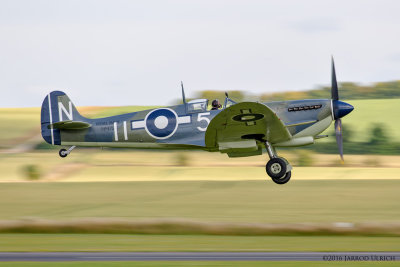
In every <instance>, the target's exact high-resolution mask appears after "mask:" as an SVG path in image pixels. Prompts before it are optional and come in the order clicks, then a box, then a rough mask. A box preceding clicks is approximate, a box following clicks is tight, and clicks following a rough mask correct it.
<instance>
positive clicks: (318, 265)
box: [0, 261, 398, 267]
mask: <svg viewBox="0 0 400 267" xmlns="http://www.w3.org/2000/svg"><path fill="white" fill-rule="evenodd" d="M94 265H95V266H99V267H125V266H135V267H145V266H146V267H148V266H149V267H153V266H166V267H175V266H178V267H179V266H250V267H253V266H254V267H261V266H276V267H289V266H300V267H302V266H307V267H308V266H310V267H325V266H329V267H336V266H349V267H364V266H365V267H370V266H398V262H295V261H291V262H278V261H275V262H274V261H271V262H257V261H239V262H234V261H231V262H230V261H225V262H221V261H214V262H213V261H203V262H202V261H200V262H199V261H197V262H193V261H180V262H179V261H168V262H160V261H156V262H154V261H153V262H57V266H62V267H63V266H65V267H71V266H73V267H81V266H84V267H86V266H94ZM0 266H13V267H14V266H17V267H18V266H23V267H39V266H40V267H42V266H43V267H47V266H54V262H9V263H5V262H0Z"/></svg>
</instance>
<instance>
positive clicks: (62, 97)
mask: <svg viewBox="0 0 400 267" xmlns="http://www.w3.org/2000/svg"><path fill="white" fill-rule="evenodd" d="M74 120H78V121H82V120H84V117H82V116H81V114H79V112H78V110H77V109H76V108H75V106H74V104H73V103H72V102H71V100H70V99H69V97H68V96H67V95H66V94H65V93H64V92H60V91H53V92H51V93H50V94H48V95H47V96H46V98H45V99H44V100H43V103H42V110H41V127H42V136H43V139H44V140H45V141H46V142H47V143H49V144H52V145H61V135H60V129H55V128H54V127H53V124H54V123H57V122H60V121H74Z"/></svg>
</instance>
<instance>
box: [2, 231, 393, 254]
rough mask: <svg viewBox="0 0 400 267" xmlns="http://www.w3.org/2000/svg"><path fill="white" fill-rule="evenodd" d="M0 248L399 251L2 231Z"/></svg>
mask: <svg viewBox="0 0 400 267" xmlns="http://www.w3.org/2000/svg"><path fill="white" fill-rule="evenodd" d="M0 237H1V239H0V251H9V252H10V251H15V252H25V251H71V252H72V251H91V252H97V251H241V252H246V251H350V252H351V251H353V252H354V251H399V250H400V247H399V245H398V244H399V242H400V238H399V237H338V236H210V235H107V234H1V235H0Z"/></svg>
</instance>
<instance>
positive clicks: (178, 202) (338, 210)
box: [0, 180, 400, 223]
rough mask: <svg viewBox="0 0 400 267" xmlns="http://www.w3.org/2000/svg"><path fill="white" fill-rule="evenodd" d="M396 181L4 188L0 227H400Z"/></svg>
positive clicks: (8, 185) (399, 183)
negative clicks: (174, 222) (81, 222)
mask: <svg viewBox="0 0 400 267" xmlns="http://www.w3.org/2000/svg"><path fill="white" fill-rule="evenodd" d="M399 188H400V180H302V181H296V180H294V181H291V182H290V183H288V184H287V185H285V186H278V185H275V184H273V183H272V182H269V181H268V182H267V181H165V182H163V181H152V182H89V183H84V182H79V183H72V182H71V183H40V182H39V183H2V184H1V186H0V203H1V205H0V214H1V217H0V218H1V219H2V220H10V219H24V218H42V219H52V220H63V219H79V218H124V219H132V220H137V219H167V218H180V219H188V220H194V221H199V222H232V223H235V222H244V223H246V222H249V223H298V222H309V223H319V222H321V223H323V222H327V223H330V222H354V223H357V222H377V223H379V222H381V223H387V222H399V221H400V213H399V210H400V194H399V190H398V189H399Z"/></svg>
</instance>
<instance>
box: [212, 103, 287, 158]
mask: <svg viewBox="0 0 400 267" xmlns="http://www.w3.org/2000/svg"><path fill="white" fill-rule="evenodd" d="M290 138H291V135H290V133H289V131H288V130H287V128H286V126H285V125H284V124H283V122H282V121H281V120H280V119H279V118H278V116H277V115H276V114H275V113H274V112H273V111H272V110H271V109H270V108H268V107H267V106H266V105H264V104H261V103H256V102H242V103H238V104H235V105H233V106H230V107H229V108H226V109H225V110H223V111H221V112H220V113H219V114H218V115H217V116H215V117H214V118H213V119H212V120H211V122H210V125H209V126H208V128H207V131H206V136H205V143H206V147H207V148H208V149H209V150H211V151H218V150H219V151H221V152H223V153H228V155H229V156H232V157H235V156H236V157H241V156H252V155H258V154H262V151H261V149H262V145H263V144H262V142H261V141H265V140H267V141H269V142H270V143H271V144H274V143H279V142H284V141H287V140H289V139H290Z"/></svg>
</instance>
